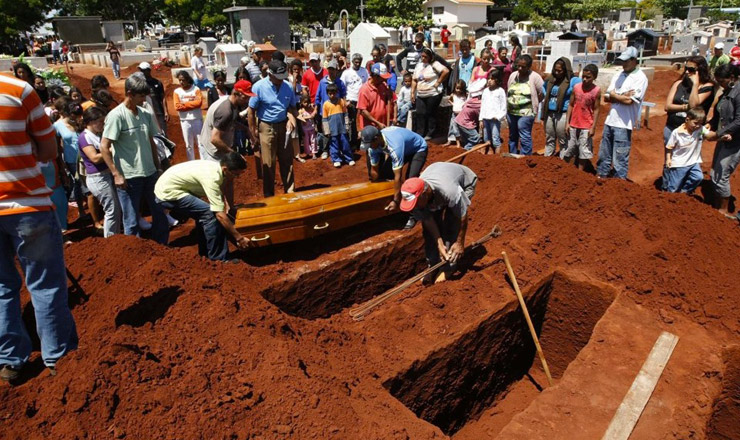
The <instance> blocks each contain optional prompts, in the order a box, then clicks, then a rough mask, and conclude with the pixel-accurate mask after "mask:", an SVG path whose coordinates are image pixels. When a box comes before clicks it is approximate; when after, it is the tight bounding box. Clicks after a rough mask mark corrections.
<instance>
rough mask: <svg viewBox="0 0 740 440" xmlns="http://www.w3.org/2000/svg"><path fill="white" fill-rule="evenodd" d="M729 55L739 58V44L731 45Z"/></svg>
mask: <svg viewBox="0 0 740 440" xmlns="http://www.w3.org/2000/svg"><path fill="white" fill-rule="evenodd" d="M730 55H731V56H732V57H733V58H740V46H735V47H733V48H732V50H731V51H730Z"/></svg>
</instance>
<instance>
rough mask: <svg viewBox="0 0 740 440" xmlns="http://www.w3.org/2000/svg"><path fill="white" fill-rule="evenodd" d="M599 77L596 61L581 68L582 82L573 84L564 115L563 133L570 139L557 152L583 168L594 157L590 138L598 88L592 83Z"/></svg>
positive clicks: (593, 127) (595, 116) (591, 138)
mask: <svg viewBox="0 0 740 440" xmlns="http://www.w3.org/2000/svg"><path fill="white" fill-rule="evenodd" d="M598 76H599V68H598V67H596V65H595V64H588V65H586V67H584V68H583V72H581V80H582V82H580V83H579V84H576V85H575V87H573V95H572V96H571V99H570V103H569V104H568V113H567V114H566V117H565V121H566V125H565V132H566V133H568V136H569V140H568V147H567V148H566V149H565V150H563V151H561V152H560V158H561V159H563V160H564V161H566V162H569V161H570V159H571V158H575V161H574V164H575V165H576V166H577V167H578V168H579V169H581V170H584V169H586V165H587V164H590V163H591V158H593V157H594V146H593V137H594V133H595V132H596V122H597V121H598V120H599V105H600V103H601V89H600V88H599V86H597V85H596V84H594V81H595V80H596V78H597V77H598Z"/></svg>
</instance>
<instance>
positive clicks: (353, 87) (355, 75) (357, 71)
mask: <svg viewBox="0 0 740 440" xmlns="http://www.w3.org/2000/svg"><path fill="white" fill-rule="evenodd" d="M369 78H370V74H369V73H367V69H365V68H364V67H362V55H360V54H359V53H355V54H352V64H350V66H349V68H347V69H344V72H342V76H341V80H342V82H343V83H344V85H345V87H346V88H347V115H348V116H349V125H350V137H349V143H350V145H354V146H355V148H356V145H357V100H358V99H359V97H360V88H361V87H362V85H363V84H365V83H366V82H367V80H368V79H369Z"/></svg>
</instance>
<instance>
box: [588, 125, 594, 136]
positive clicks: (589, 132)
mask: <svg viewBox="0 0 740 440" xmlns="http://www.w3.org/2000/svg"><path fill="white" fill-rule="evenodd" d="M594 134H596V129H595V128H594V127H591V128H589V129H588V137H590V138H592V137H594Z"/></svg>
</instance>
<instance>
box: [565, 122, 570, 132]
mask: <svg viewBox="0 0 740 440" xmlns="http://www.w3.org/2000/svg"><path fill="white" fill-rule="evenodd" d="M565 133H566V134H568V133H570V124H568V123H566V124H565Z"/></svg>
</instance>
